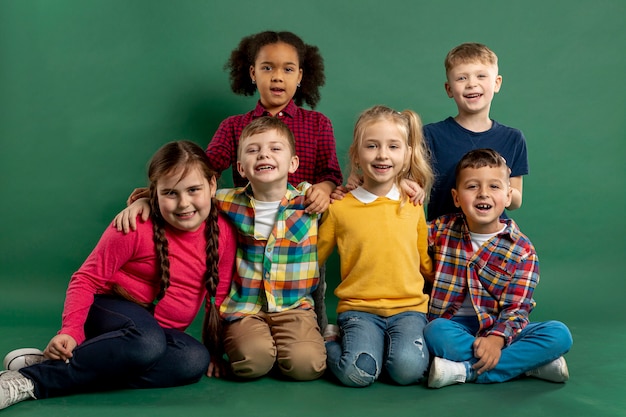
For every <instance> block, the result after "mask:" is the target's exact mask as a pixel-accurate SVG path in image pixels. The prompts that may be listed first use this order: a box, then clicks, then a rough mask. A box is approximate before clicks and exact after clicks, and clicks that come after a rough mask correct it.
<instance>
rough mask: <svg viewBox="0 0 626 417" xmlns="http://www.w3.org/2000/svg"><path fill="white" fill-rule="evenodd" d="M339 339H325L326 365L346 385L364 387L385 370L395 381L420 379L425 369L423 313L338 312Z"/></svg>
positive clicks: (415, 380) (424, 316)
mask: <svg viewBox="0 0 626 417" xmlns="http://www.w3.org/2000/svg"><path fill="white" fill-rule="evenodd" d="M337 322H338V324H339V327H340V329H341V341H340V342H335V341H329V342H326V353H327V355H328V367H329V368H330V370H331V371H332V372H333V374H334V375H335V376H336V377H337V378H338V379H339V380H340V381H341V382H342V383H343V384H344V385H347V386H349V387H366V386H368V385H371V384H373V383H374V381H376V379H378V376H379V375H380V373H381V371H382V370H383V369H384V370H385V372H386V373H387V374H388V376H389V377H390V378H391V379H392V380H393V381H394V382H396V383H397V384H400V385H408V384H414V383H417V382H419V381H420V380H421V379H422V377H423V376H424V373H425V372H426V369H427V368H428V359H429V356H428V349H427V348H426V345H425V344H424V335H423V330H424V327H425V326H426V323H427V319H426V315H425V314H423V313H418V312H406V313H400V314H396V315H394V316H391V317H381V316H377V315H375V314H369V313H363V312H360V311H346V312H344V313H340V314H339V316H338V317H337Z"/></svg>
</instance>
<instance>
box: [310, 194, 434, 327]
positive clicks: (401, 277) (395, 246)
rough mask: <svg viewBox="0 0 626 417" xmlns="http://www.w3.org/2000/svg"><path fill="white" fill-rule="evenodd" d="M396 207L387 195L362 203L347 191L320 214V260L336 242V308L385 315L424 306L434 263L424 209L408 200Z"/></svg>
mask: <svg viewBox="0 0 626 417" xmlns="http://www.w3.org/2000/svg"><path fill="white" fill-rule="evenodd" d="M358 190H360V193H361V194H362V193H363V192H365V193H367V192H366V191H364V190H363V189H358ZM361 194H360V195H361ZM370 196H372V195H371V194H370ZM399 207H400V202H399V201H397V200H393V199H390V198H388V197H378V198H376V199H375V200H374V201H372V202H369V203H363V202H362V201H359V200H358V199H357V198H355V196H354V195H353V193H349V194H347V195H346V196H345V197H344V198H343V199H342V200H339V201H335V202H333V203H332V204H331V205H330V207H329V209H328V211H326V213H325V214H324V216H323V218H322V223H321V226H320V229H319V235H318V257H319V263H320V265H322V264H323V263H324V262H325V261H326V259H328V257H329V256H330V254H331V253H332V251H333V249H334V247H335V246H337V249H338V252H339V257H340V263H341V283H340V284H339V286H338V287H337V288H336V289H335V295H336V296H337V297H338V298H339V304H338V306H337V312H338V313H341V312H344V311H348V310H356V311H363V312H367V313H371V314H376V315H379V316H383V317H389V316H392V315H394V314H398V313H403V312H406V311H419V312H422V313H426V312H427V311H428V295H426V294H424V291H423V290H424V275H426V276H427V277H428V278H429V279H431V276H432V262H431V260H430V257H429V256H428V252H427V251H428V228H427V225H426V219H425V216H424V208H423V207H422V206H417V207H415V206H413V204H411V203H410V202H406V203H405V204H404V205H403V206H402V208H401V209H400V210H399ZM398 210H399V211H398Z"/></svg>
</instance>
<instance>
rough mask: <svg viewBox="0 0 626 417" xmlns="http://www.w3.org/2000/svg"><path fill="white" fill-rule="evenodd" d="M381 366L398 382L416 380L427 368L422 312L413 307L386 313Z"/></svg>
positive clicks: (415, 381) (405, 382) (413, 381)
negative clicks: (410, 309)
mask: <svg viewBox="0 0 626 417" xmlns="http://www.w3.org/2000/svg"><path fill="white" fill-rule="evenodd" d="M385 321H386V322H387V330H386V334H387V348H386V354H385V359H384V360H385V370H386V372H387V374H388V375H389V377H390V378H391V379H392V380H393V381H394V382H396V383H397V384H400V385H409V384H415V383H417V382H419V381H420V380H421V379H422V378H423V376H424V374H425V373H426V369H427V368H428V361H429V357H430V356H429V353H428V348H427V347H426V344H425V342H424V327H426V324H427V323H428V320H427V319H426V315H425V314H424V313H419V312H415V311H410V312H406V313H400V314H396V315H393V316H391V317H387V318H386V319H385Z"/></svg>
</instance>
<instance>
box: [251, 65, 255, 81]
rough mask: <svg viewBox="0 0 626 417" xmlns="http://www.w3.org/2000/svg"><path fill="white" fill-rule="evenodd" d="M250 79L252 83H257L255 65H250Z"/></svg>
mask: <svg viewBox="0 0 626 417" xmlns="http://www.w3.org/2000/svg"><path fill="white" fill-rule="evenodd" d="M250 80H251V81H252V84H254V83H256V77H255V75H254V65H250Z"/></svg>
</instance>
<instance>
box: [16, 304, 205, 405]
mask: <svg viewBox="0 0 626 417" xmlns="http://www.w3.org/2000/svg"><path fill="white" fill-rule="evenodd" d="M85 335H86V336H87V340H86V341H85V342H83V343H81V344H80V345H79V346H77V347H76V349H74V352H73V357H72V358H71V359H70V360H69V363H65V362H64V361H61V360H48V361H45V362H42V363H40V364H37V365H32V366H29V367H26V368H22V369H20V372H21V373H22V375H24V376H26V377H28V378H30V379H31V380H32V381H33V382H34V385H35V392H34V394H35V397H36V398H38V399H41V398H47V397H55V396H62V395H68V394H73V393H77V392H84V391H94V390H111V389H122V388H163V387H171V386H177V385H185V384H190V383H193V382H197V381H198V380H200V378H201V377H202V375H203V374H204V373H205V372H206V371H207V368H208V366H209V352H208V351H207V349H206V348H205V347H204V345H203V344H202V343H200V342H198V341H197V340H196V339H194V338H193V337H191V336H189V335H187V334H185V333H184V332H181V331H178V330H173V329H164V328H162V327H161V326H160V325H159V324H158V323H157V321H156V320H155V318H154V317H153V316H152V314H151V313H150V312H149V311H147V310H146V309H145V308H143V307H141V306H139V305H137V304H135V303H132V302H130V301H127V300H123V299H119V298H116V297H111V296H100V295H98V296H96V297H95V300H94V303H93V304H92V306H91V308H90V310H89V315H88V317H87V321H86V322H85Z"/></svg>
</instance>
